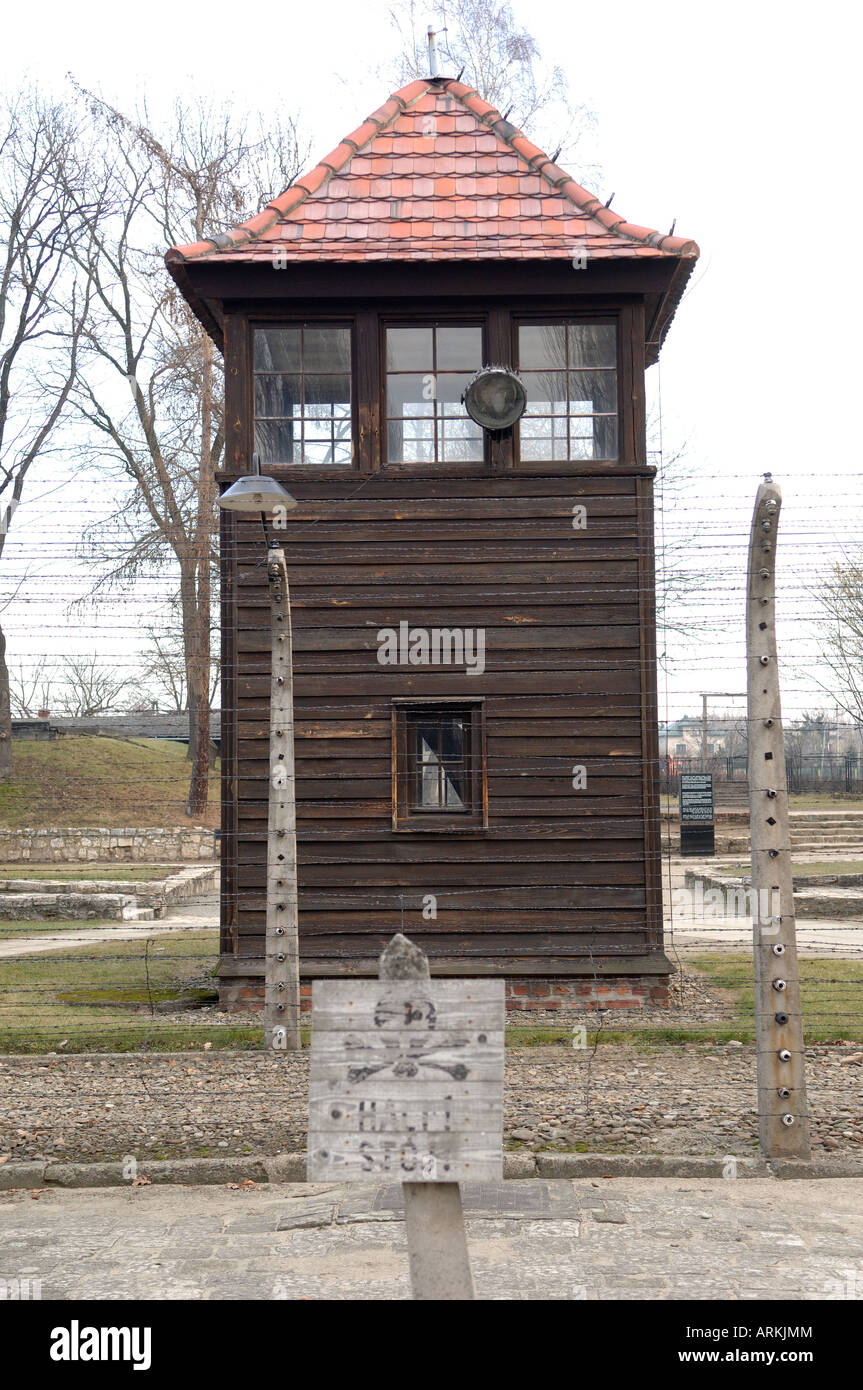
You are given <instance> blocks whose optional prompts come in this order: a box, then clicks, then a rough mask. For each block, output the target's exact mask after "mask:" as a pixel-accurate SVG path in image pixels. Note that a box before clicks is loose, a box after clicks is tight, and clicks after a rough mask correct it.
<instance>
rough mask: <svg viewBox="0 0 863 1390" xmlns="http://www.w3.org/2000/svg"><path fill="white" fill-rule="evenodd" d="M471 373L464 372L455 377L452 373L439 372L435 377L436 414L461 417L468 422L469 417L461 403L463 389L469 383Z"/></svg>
mask: <svg viewBox="0 0 863 1390" xmlns="http://www.w3.org/2000/svg"><path fill="white" fill-rule="evenodd" d="M470 378H471V373H469V372H464V373H463V374H462V373H460V374H458V375H456V373H454V372H439V373H438V377H437V382H436V386H437V402H438V414H439V415H450V416H453V415H455V416H461V417H462V418H463V419H465V420H469V419H470V416H469V415H468V413H467V411H466V410H465V408H464V406H463V405H462V403H461V398H462V395H463V394H464V389H465V387H466V386H467V384H468V382H469V381H470Z"/></svg>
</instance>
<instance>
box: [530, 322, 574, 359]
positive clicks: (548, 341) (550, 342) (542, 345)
mask: <svg viewBox="0 0 863 1390" xmlns="http://www.w3.org/2000/svg"><path fill="white" fill-rule="evenodd" d="M518 361H519V366H520V367H525V368H533V369H536V368H540V367H546V368H549V367H551V368H554V367H565V366H566V325H565V324H562V323H554V324H541V325H537V326H536V327H532V326H529V325H527V324H523V325H522V326H521V327H520V328H519V330H518Z"/></svg>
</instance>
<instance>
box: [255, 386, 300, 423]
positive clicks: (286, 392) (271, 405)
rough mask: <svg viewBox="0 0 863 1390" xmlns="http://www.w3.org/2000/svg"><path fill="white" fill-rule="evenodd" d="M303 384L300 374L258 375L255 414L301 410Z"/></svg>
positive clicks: (289, 412) (274, 414)
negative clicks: (301, 383)
mask: <svg viewBox="0 0 863 1390" xmlns="http://www.w3.org/2000/svg"><path fill="white" fill-rule="evenodd" d="M300 400H301V385H300V378H299V377H298V376H258V377H256V378H255V415H256V416H257V417H258V419H259V420H260V419H266V418H267V417H268V416H270V417H272V416H279V415H287V416H288V417H290V416H292V415H293V414H294V411H297V412H299V405H300Z"/></svg>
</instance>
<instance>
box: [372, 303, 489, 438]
mask: <svg viewBox="0 0 863 1390" xmlns="http://www.w3.org/2000/svg"><path fill="white" fill-rule="evenodd" d="M386 339H387V356H386V362H387V458H388V460H389V462H390V463H481V462H482V460H483V457H484V439H483V431H482V429H481V427H480V426H479V425H477V424H475V423H474V421H473V420H471V418H470V416H469V415H468V413H467V411H466V410H465V408H464V406H463V405H462V403H461V397H462V392H463V391H464V389H465V387H466V386H467V383H468V382H469V381H470V379H471V377H472V376H473V374H474V372H477V371H479V369H480V367H481V366H482V329H481V328H480V327H479V326H476V327H472V328H467V327H453V326H443V325H440V326H435V325H431V324H430V325H428V326H422V327H421V326H416V327H410V328H407V327H404V328H388V329H387V330H386Z"/></svg>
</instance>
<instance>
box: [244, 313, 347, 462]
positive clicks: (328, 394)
mask: <svg viewBox="0 0 863 1390" xmlns="http://www.w3.org/2000/svg"><path fill="white" fill-rule="evenodd" d="M254 343H255V367H256V375H255V421H256V423H255V443H256V447H257V449H258V452H259V453H260V455H261V458H262V460H264V461H267V462H270V463H297V464H300V463H308V464H312V465H315V466H327V465H331V464H342V465H347V466H349V465H350V464H351V462H352V445H351V377H350V366H351V362H350V356H351V335H350V329H348V328H330V327H325V326H323V325H316V326H313V327H305V326H304V327H296V328H287V327H285V328H258V329H255V338H254Z"/></svg>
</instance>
